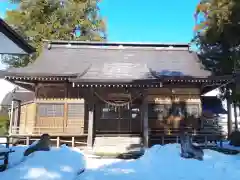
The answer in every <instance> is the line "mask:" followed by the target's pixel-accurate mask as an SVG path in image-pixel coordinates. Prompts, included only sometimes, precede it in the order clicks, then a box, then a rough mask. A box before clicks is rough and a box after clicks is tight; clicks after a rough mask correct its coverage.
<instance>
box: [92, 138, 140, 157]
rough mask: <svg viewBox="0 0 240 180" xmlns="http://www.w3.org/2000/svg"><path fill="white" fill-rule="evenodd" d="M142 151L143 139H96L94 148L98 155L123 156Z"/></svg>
mask: <svg viewBox="0 0 240 180" xmlns="http://www.w3.org/2000/svg"><path fill="white" fill-rule="evenodd" d="M141 149H142V139H141V137H96V138H95V141H94V146H93V151H94V152H95V153H97V154H99V153H100V154H101V153H102V154H105V153H108V154H110V153H112V154H122V153H129V152H131V151H140V150H141Z"/></svg>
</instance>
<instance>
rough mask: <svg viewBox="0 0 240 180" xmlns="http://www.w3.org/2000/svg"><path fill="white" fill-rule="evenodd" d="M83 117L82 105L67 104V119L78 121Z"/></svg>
mask: <svg viewBox="0 0 240 180" xmlns="http://www.w3.org/2000/svg"><path fill="white" fill-rule="evenodd" d="M83 117H84V103H81V104H76V103H74V104H68V118H69V119H79V118H83Z"/></svg>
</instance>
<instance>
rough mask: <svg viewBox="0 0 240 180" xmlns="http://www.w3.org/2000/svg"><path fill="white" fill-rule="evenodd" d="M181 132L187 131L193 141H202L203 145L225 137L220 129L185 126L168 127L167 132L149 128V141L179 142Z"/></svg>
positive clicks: (155, 142) (158, 142) (160, 142)
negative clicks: (196, 128)
mask: <svg viewBox="0 0 240 180" xmlns="http://www.w3.org/2000/svg"><path fill="white" fill-rule="evenodd" d="M183 132H187V133H188V134H189V135H190V136H191V137H192V140H193V142H197V143H202V144H203V145H204V146H207V145H208V144H209V143H211V142H214V143H216V142H217V141H220V142H222V141H223V140H225V139H226V134H225V133H224V132H223V131H221V130H220V129H213V128H204V129H199V130H194V129H192V128H185V129H168V131H167V132H166V130H163V129H162V130H159V129H156V130H153V129H151V130H149V141H150V142H154V143H153V144H166V143H174V142H175V143H179V142H180V136H181V134H182V133H183Z"/></svg>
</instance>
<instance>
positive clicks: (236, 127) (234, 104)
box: [233, 102, 238, 131]
mask: <svg viewBox="0 0 240 180" xmlns="http://www.w3.org/2000/svg"><path fill="white" fill-rule="evenodd" d="M233 109H234V122H235V131H238V115H237V104H236V102H233Z"/></svg>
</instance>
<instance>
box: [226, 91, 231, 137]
mask: <svg viewBox="0 0 240 180" xmlns="http://www.w3.org/2000/svg"><path fill="white" fill-rule="evenodd" d="M231 105H232V101H231V94H230V91H229V90H227V111H228V116H227V124H228V138H229V136H230V135H231V134H232V106H231Z"/></svg>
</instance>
